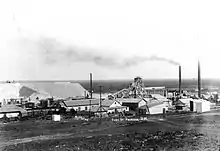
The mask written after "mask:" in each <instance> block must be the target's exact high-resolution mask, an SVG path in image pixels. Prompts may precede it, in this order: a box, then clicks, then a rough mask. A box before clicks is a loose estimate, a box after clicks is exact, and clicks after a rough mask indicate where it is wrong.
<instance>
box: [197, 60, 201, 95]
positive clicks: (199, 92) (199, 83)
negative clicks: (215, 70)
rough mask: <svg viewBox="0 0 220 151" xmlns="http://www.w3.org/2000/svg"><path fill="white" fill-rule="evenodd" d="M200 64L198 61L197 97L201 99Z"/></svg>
mask: <svg viewBox="0 0 220 151" xmlns="http://www.w3.org/2000/svg"><path fill="white" fill-rule="evenodd" d="M200 72H201V71H200V62H199V61H198V97H199V98H200V97H201V75H200Z"/></svg>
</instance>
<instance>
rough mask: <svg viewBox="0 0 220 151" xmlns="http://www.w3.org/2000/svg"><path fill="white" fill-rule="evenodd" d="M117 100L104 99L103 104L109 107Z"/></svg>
mask: <svg viewBox="0 0 220 151" xmlns="http://www.w3.org/2000/svg"><path fill="white" fill-rule="evenodd" d="M115 101H116V100H104V101H102V106H106V107H109V106H111V105H112V104H113V103H114V102H115Z"/></svg>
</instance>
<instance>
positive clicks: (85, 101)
mask: <svg viewBox="0 0 220 151" xmlns="http://www.w3.org/2000/svg"><path fill="white" fill-rule="evenodd" d="M90 100H91V105H99V99H80V100H75V99H74V100H72V99H69V100H66V101H64V103H65V105H66V106H68V107H72V106H86V105H90Z"/></svg>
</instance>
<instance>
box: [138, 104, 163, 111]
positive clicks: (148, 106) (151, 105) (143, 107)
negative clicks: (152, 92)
mask: <svg viewBox="0 0 220 151" xmlns="http://www.w3.org/2000/svg"><path fill="white" fill-rule="evenodd" d="M161 104H163V102H149V103H147V104H146V105H143V106H141V107H139V109H147V108H151V107H155V106H157V105H161Z"/></svg>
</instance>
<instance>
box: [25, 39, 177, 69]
mask: <svg viewBox="0 0 220 151" xmlns="http://www.w3.org/2000/svg"><path fill="white" fill-rule="evenodd" d="M29 42H31V43H32V45H33V44H34V46H35V47H37V55H38V57H39V58H41V60H42V62H43V63H45V64H47V65H56V64H65V65H70V64H73V63H76V62H91V63H95V64H96V65H99V66H104V67H110V68H128V67H132V66H136V65H138V64H141V63H143V62H145V61H164V62H168V63H170V64H173V65H179V63H177V62H175V61H173V60H170V59H167V58H162V57H158V56H150V57H140V56H134V57H131V58H126V59H124V58H123V57H122V56H121V58H120V57H119V56H118V55H117V54H111V53H108V54H107V53H105V52H102V51H97V50H93V49H85V48H80V47H77V46H71V45H65V44H63V43H60V42H58V41H56V39H51V38H40V40H39V39H38V40H31V41H29ZM25 44H27V40H26V41H25ZM122 58H123V59H122Z"/></svg>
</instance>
